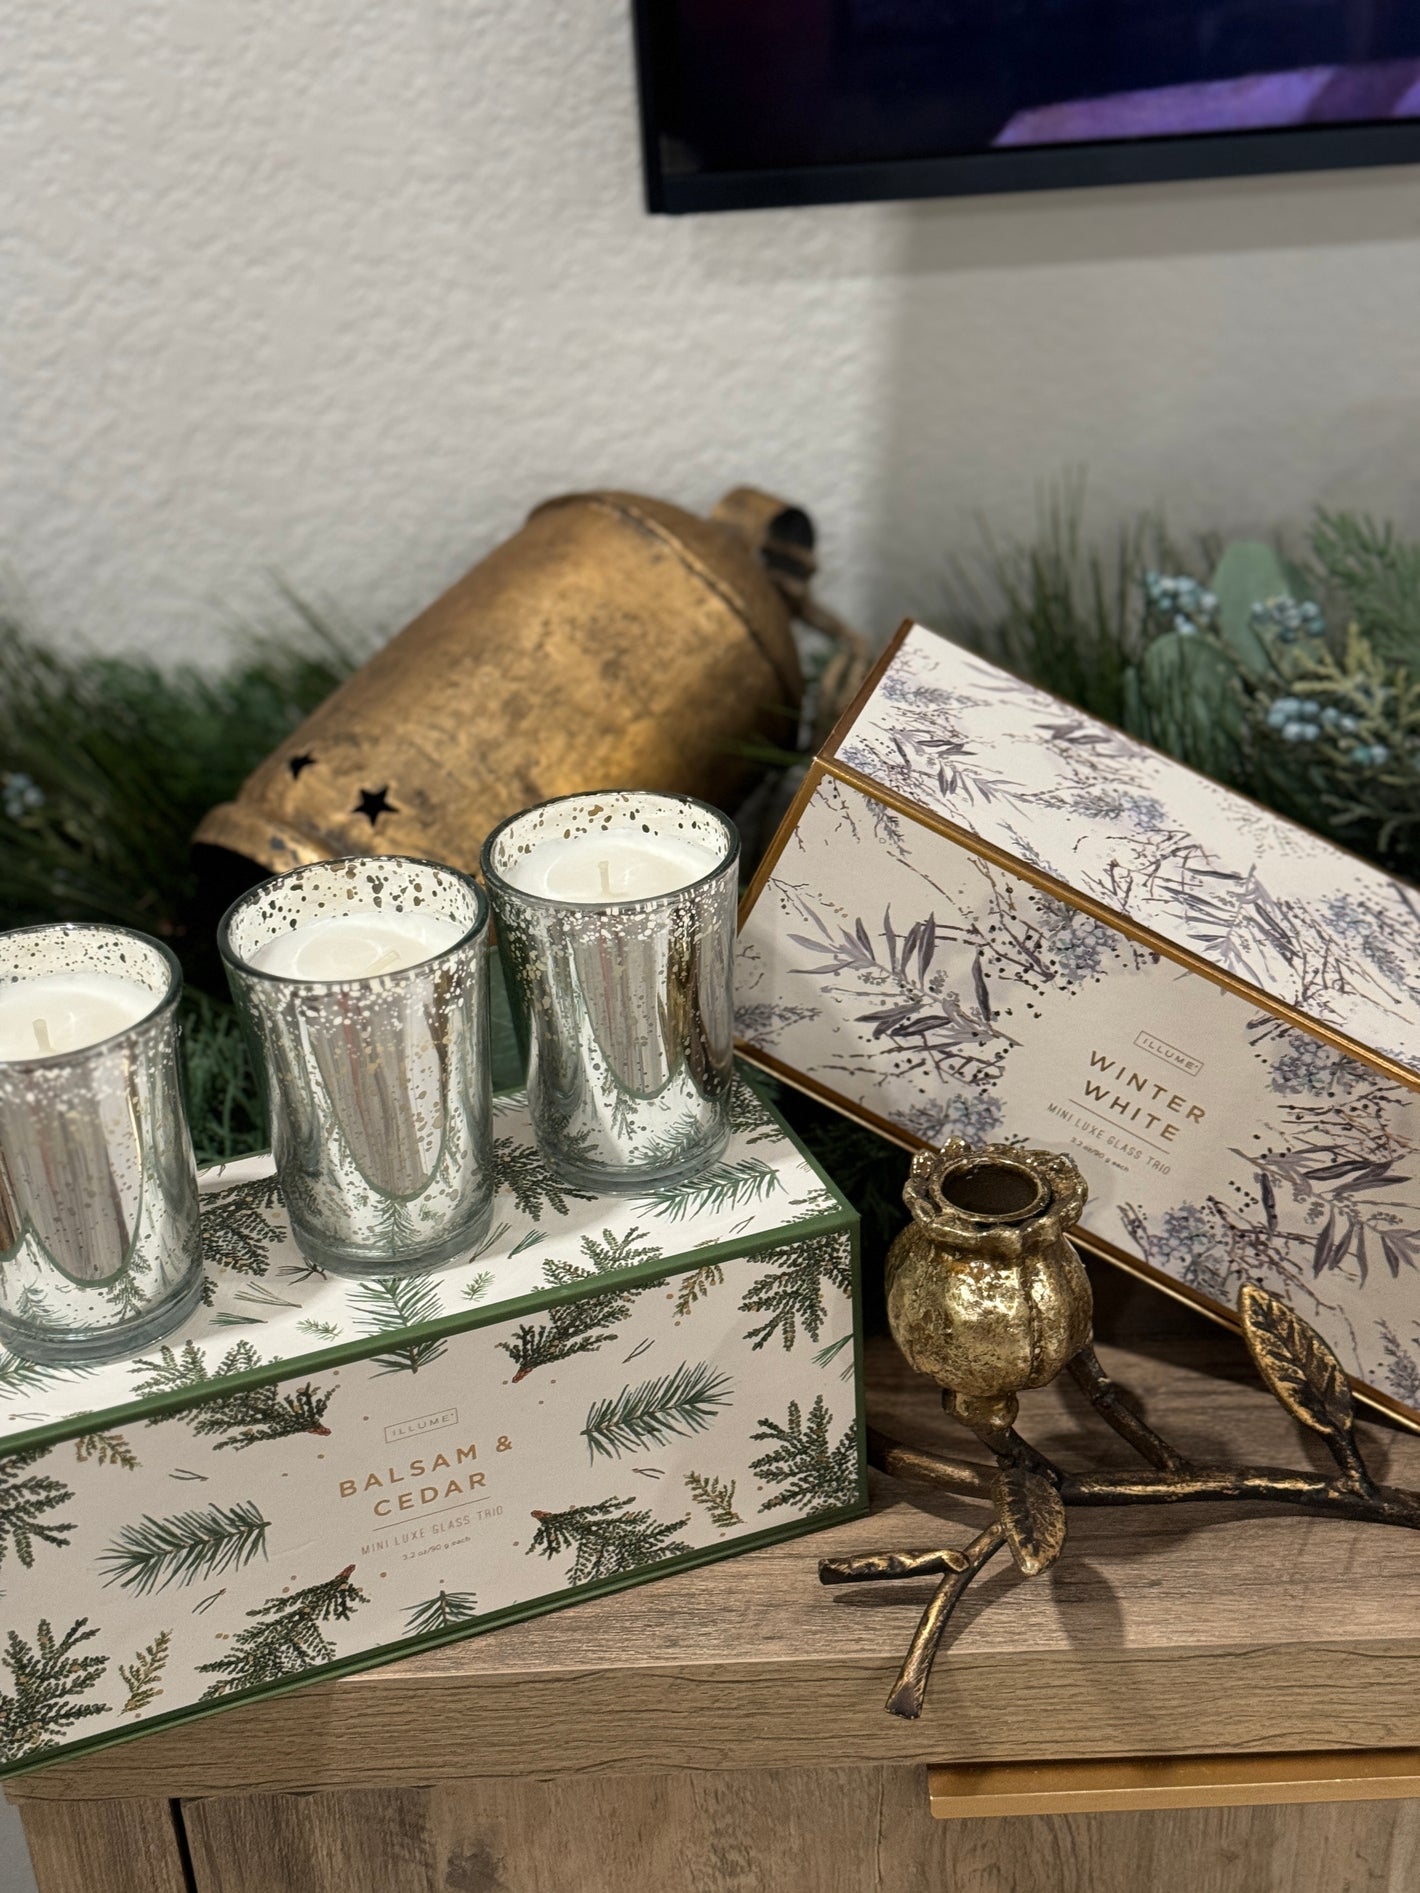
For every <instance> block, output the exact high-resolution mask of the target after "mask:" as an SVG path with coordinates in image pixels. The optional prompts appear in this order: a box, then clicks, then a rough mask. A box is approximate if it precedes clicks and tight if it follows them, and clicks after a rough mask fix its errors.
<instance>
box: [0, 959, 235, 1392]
mask: <svg viewBox="0 0 1420 1893" xmlns="http://www.w3.org/2000/svg"><path fill="white" fill-rule="evenodd" d="M181 990H182V974H181V972H180V971H179V969H178V964H177V961H176V960H175V959H174V958H173V956H172V954H171V953H170V952H169V951H168V949H167V948H166V947H165V946H162V945H161V944H160V943H159V942H158V941H157V940H150V939H149V938H148V937H147V935H146V934H141V933H133V932H131V931H130V930H129V929H128V928H126V927H106V926H97V925H90V924H75V925H62V926H52V927H21V928H19V929H18V930H17V931H16V932H14V933H6V934H0V1340H3V1341H4V1342H5V1343H6V1345H7V1346H8V1347H10V1348H12V1349H13V1350H14V1352H15V1353H17V1354H22V1355H24V1356H25V1357H26V1358H28V1359H30V1360H35V1361H43V1362H47V1363H61V1364H68V1365H82V1364H85V1363H88V1362H93V1361H103V1360H111V1359H114V1358H115V1357H116V1356H118V1355H122V1354H127V1353H134V1352H138V1351H140V1350H141V1349H142V1348H144V1347H146V1346H148V1345H149V1344H150V1343H151V1342H153V1341H154V1340H156V1339H158V1338H159V1337H160V1336H162V1335H164V1334H167V1333H168V1332H169V1331H170V1330H171V1329H173V1328H175V1327H176V1326H177V1325H178V1324H179V1323H180V1322H181V1321H183V1320H184V1319H185V1318H186V1316H187V1315H188V1314H190V1313H191V1311H192V1310H193V1308H195V1307H196V1305H197V1301H198V1298H199V1295H200V1293H201V1289H202V1270H201V1243H200V1238H199V1230H198V1216H197V1173H196V1170H195V1168H194V1165H193V1157H192V1145H191V1142H190V1140H189V1137H188V1130H187V1119H186V1116H185V1115H184V1112H183V1105H182V1093H181V1090H180V1087H179V1083H178V1070H177V1004H178V997H179V994H180V993H181Z"/></svg>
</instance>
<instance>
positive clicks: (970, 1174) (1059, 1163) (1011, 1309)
mask: <svg viewBox="0 0 1420 1893" xmlns="http://www.w3.org/2000/svg"><path fill="white" fill-rule="evenodd" d="M902 1194H903V1200H904V1202H905V1203H906V1204H907V1207H908V1208H909V1209H910V1210H911V1212H912V1221H911V1222H910V1223H909V1224H908V1226H907V1228H906V1229H904V1230H903V1232H902V1234H901V1235H900V1236H899V1237H898V1238H897V1240H896V1242H894V1244H893V1245H892V1248H891V1250H890V1251H889V1254H888V1259H887V1300H888V1320H889V1321H890V1323H891V1324H892V1332H893V1338H894V1340H896V1342H897V1344H898V1346H899V1347H900V1348H901V1349H902V1351H903V1353H904V1354H905V1355H906V1356H907V1359H908V1360H909V1361H910V1362H911V1364H912V1365H913V1366H914V1367H915V1368H916V1369H917V1371H918V1372H919V1373H921V1374H930V1375H931V1376H932V1378H933V1379H934V1380H935V1381H937V1382H938V1383H939V1384H940V1385H941V1386H943V1387H949V1388H950V1389H951V1390H952V1393H953V1394H954V1396H955V1397H956V1399H957V1401H958V1403H960V1402H962V1401H963V1400H969V1401H973V1402H976V1403H985V1402H990V1401H995V1400H1001V1401H1005V1400H1006V1399H1008V1398H1010V1397H1011V1396H1014V1395H1015V1394H1017V1393H1019V1392H1021V1390H1022V1389H1023V1388H1026V1387H1043V1386H1045V1384H1046V1383H1047V1382H1048V1381H1051V1380H1054V1378H1055V1376H1056V1375H1057V1374H1058V1373H1059V1372H1060V1370H1061V1368H1062V1367H1064V1365H1065V1363H1066V1362H1067V1361H1068V1360H1070V1358H1071V1357H1072V1356H1073V1355H1075V1354H1078V1353H1079V1351H1080V1349H1081V1348H1082V1347H1084V1346H1085V1344H1086V1343H1087V1342H1088V1340H1089V1338H1090V1318H1091V1315H1092V1313H1093V1302H1092V1300H1091V1296H1090V1279H1089V1277H1088V1276H1087V1275H1086V1274H1085V1271H1084V1267H1083V1265H1082V1263H1081V1261H1080V1258H1079V1256H1078V1255H1077V1254H1076V1253H1075V1250H1074V1247H1073V1245H1072V1244H1071V1242H1070V1241H1069V1239H1068V1237H1067V1236H1066V1235H1065V1231H1066V1229H1068V1228H1069V1227H1070V1226H1071V1225H1072V1224H1073V1223H1075V1222H1077V1221H1078V1220H1079V1215H1080V1211H1081V1210H1082V1209H1083V1208H1084V1206H1085V1194H1086V1192H1085V1185H1084V1181H1083V1179H1082V1178H1081V1176H1080V1173H1079V1171H1078V1170H1077V1169H1076V1168H1075V1166H1074V1164H1073V1163H1071V1161H1070V1159H1069V1158H1068V1157H1059V1156H1055V1155H1054V1154H1053V1153H1052V1152H1050V1151H1048V1150H1021V1149H1018V1148H1017V1147H1016V1146H1015V1145H1013V1144H986V1145H983V1146H980V1147H978V1148H973V1147H972V1146H970V1145H968V1144H964V1143H962V1142H961V1141H960V1140H959V1139H956V1138H954V1139H953V1140H952V1141H951V1142H950V1143H948V1144H945V1145H943V1147H942V1148H941V1149H940V1150H920V1151H918V1153H917V1155H916V1156H915V1157H914V1158H913V1160H912V1173H911V1175H910V1177H909V1178H908V1181H907V1184H906V1186H905V1188H904V1189H903V1192H902ZM1014 1411H1015V1406H1014V1400H1011V1413H1012V1417H1014ZM1009 1423H1010V1422H1009V1421H1007V1424H1009Z"/></svg>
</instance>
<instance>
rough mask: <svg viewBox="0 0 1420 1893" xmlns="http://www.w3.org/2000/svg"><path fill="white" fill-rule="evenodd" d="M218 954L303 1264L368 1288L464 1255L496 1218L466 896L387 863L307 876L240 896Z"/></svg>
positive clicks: (480, 952) (413, 869)
mask: <svg viewBox="0 0 1420 1893" xmlns="http://www.w3.org/2000/svg"><path fill="white" fill-rule="evenodd" d="M217 944H218V946H219V948H220V949H221V953H222V958H223V960H224V961H225V962H226V966H227V977H228V979H229V980H230V982H231V986H232V992H233V994H234V995H235V997H236V1000H237V1004H238V1006H239V1007H240V1008H241V1011H242V1013H243V1016H244V1018H245V1020H246V1022H247V1024H248V1026H249V1028H250V1030H251V1032H252V1035H253V1037H254V1039H255V1041H256V1045H257V1048H258V1052H259V1055H260V1059H261V1063H262V1067H263V1069H264V1072H265V1079H266V1093H267V1103H268V1108H269V1111H270V1116H271V1143H272V1151H273V1153H274V1155H275V1158H276V1170H277V1175H278V1177H279V1178H280V1182H281V1189H282V1193H283V1195H284V1197H285V1199H286V1206H287V1209H288V1211H289V1212H290V1217H291V1228H292V1232H293V1234H294V1235H295V1238H296V1240H297V1242H298V1243H299V1244H300V1246H301V1249H302V1251H303V1253H304V1254H306V1255H307V1256H309V1257H310V1259H311V1260H312V1261H313V1262H315V1263H317V1264H318V1265H319V1266H320V1267H322V1268H329V1269H333V1270H335V1271H336V1272H338V1273H341V1274H346V1275H373V1274H385V1273H391V1272H396V1271H400V1270H405V1269H409V1268H415V1267H420V1266H427V1265H431V1264H433V1263H437V1262H446V1261H449V1260H451V1259H452V1258H454V1257H455V1256H458V1255H460V1254H462V1253H463V1252H464V1251H465V1250H467V1249H469V1248H472V1247H473V1246H474V1245H475V1244H476V1243H477V1242H478V1241H479V1240H480V1238H481V1237H482V1236H483V1235H484V1233H485V1232H486V1230H487V1228H488V1222H489V1216H490V1213H491V1209H492V1201H493V1180H492V1169H491V1161H492V1141H491V1140H492V1085H491V1067H490V1062H489V1038H488V904H487V902H486V901H485V899H484V897H483V894H482V891H481V890H480V889H479V887H478V886H477V884H476V883H475V882H473V881H472V880H470V879H469V878H468V876H467V875H464V874H460V873H458V872H456V870H454V869H453V868H444V867H438V866H436V865H434V864H433V863H431V862H427V861H413V860H408V859H406V858H404V857H402V856H398V855H380V856H366V857H360V858H357V859H353V860H341V861H319V862H315V863H313V864H312V865H310V866H308V867H303V868H295V869H293V870H292V872H291V873H289V874H283V875H279V876H278V877H277V878H276V879H275V880H272V881H267V882H264V883H263V884H262V885H261V886H260V887H257V888H254V889H253V890H252V891H251V892H250V893H249V894H245V895H243V896H242V898H241V899H240V900H238V901H237V902H235V903H234V905H233V906H232V907H231V908H229V909H228V911H227V914H226V916H225V917H224V919H223V921H222V924H221V926H220V928H219V929H218V936H217Z"/></svg>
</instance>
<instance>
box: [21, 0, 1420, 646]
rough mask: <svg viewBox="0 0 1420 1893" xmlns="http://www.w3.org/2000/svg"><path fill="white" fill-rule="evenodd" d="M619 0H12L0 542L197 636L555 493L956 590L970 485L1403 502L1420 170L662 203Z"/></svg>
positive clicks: (138, 638) (421, 580) (430, 561)
mask: <svg viewBox="0 0 1420 1893" xmlns="http://www.w3.org/2000/svg"><path fill="white" fill-rule="evenodd" d="M625 11H626V8H625V4H624V0H355V3H354V4H351V0H301V3H300V4H299V5H294V6H293V5H290V4H288V3H286V0H244V4H243V5H241V6H234V5H232V4H230V3H229V0H122V4H118V5H115V4H114V3H113V0H49V3H48V4H45V5H36V4H33V3H32V0H0V41H3V42H4V43H5V44H6V47H7V50H6V53H5V55H4V69H5V84H6V87H7V97H6V102H5V107H4V112H3V116H0V176H3V177H4V179H5V185H4V192H3V204H4V209H3V212H0V216H3V220H4V235H5V239H6V241H5V247H4V250H3V265H2V266H0V267H3V272H4V274H3V284H0V310H3V316H0V322H3V331H0V332H3V336H4V340H3V344H0V376H2V377H3V400H0V479H3V504H2V505H0V558H3V560H4V561H5V563H6V564H7V565H8V566H9V568H10V569H11V572H12V575H13V576H14V577H15V578H16V579H18V581H19V584H20V586H21V587H22V588H23V590H24V592H25V593H26V594H27V595H28V596H29V598H30V599H31V600H32V601H33V604H34V605H35V607H36V608H37V609H38V611H39V612H40V613H41V614H42V616H43V617H44V618H45V620H47V621H48V622H49V623H50V624H51V625H53V626H54V627H55V628H56V629H57V630H59V631H61V632H62V633H65V634H68V633H69V632H71V631H77V632H82V633H84V634H86V635H88V636H90V637H93V638H98V639H112V640H121V641H124V642H129V643H145V644H148V645H150V646H153V647H159V646H161V647H162V648H165V649H175V648H180V649H184V650H187V651H191V652H197V651H200V650H201V649H202V648H204V647H210V646H211V645H212V643H213V641H214V640H216V639H218V638H220V637H221V636H222V635H224V632H225V630H226V628H227V627H229V626H230V625H231V624H233V623H234V622H238V621H241V620H243V619H248V620H250V619H253V618H259V617H261V616H262V614H263V613H264V612H265V613H266V614H267V615H269V613H270V609H271V600H272V589H271V583H270V575H271V574H277V575H279V576H280V577H281V578H282V579H284V580H285V581H287V582H288V583H289V584H290V585H291V586H293V587H294V588H295V589H296V590H298V591H299V592H301V593H303V594H305V595H306V596H308V597H310V598H312V599H313V600H315V601H317V602H318V603H320V604H322V605H324V606H326V607H330V608H334V609H336V610H337V611H338V612H339V613H341V614H342V615H343V616H344V617H345V618H346V619H348V620H352V621H354V622H355V623H377V622H378V623H386V624H394V623H397V622H399V621H400V620H401V619H402V618H403V617H405V616H406V615H408V614H410V613H412V612H413V611H414V610H415V609H416V608H417V607H418V606H420V605H421V604H422V603H424V602H425V601H426V600H427V599H428V598H429V597H431V596H432V595H433V594H434V593H435V592H437V591H438V590H439V589H441V588H442V586H443V585H444V584H445V583H446V582H448V581H449V580H450V579H452V578H453V577H454V576H455V575H456V574H457V573H458V572H459V571H460V570H462V569H463V568H464V567H465V566H466V565H467V564H468V563H469V562H471V560H472V559H473V558H474V557H475V556H476V555H477V554H478V553H479V552H480V551H481V550H482V549H483V548H484V547H486V546H487V545H488V544H490V543H491V542H492V541H493V540H494V539H495V538H497V537H499V536H501V535H502V534H503V533H505V532H506V531H508V530H509V529H510V528H511V527H512V526H513V525H514V524H515V523H516V521H517V520H518V519H519V517H520V516H521V514H522V513H523V512H524V511H525V510H526V508H527V507H528V506H529V505H530V504H531V503H532V502H533V501H535V500H536V499H537V498H539V497H540V496H542V495H544V494H546V493H549V492H552V491H556V490H559V489H564V488H567V487H572V486H579V485H585V484H591V483H611V482H614V483H619V484H625V485H628V486H633V487H641V488H643V489H645V490H648V491H651V492H658V493H663V494H665V495H667V496H669V497H675V498H680V499H682V500H684V501H686V502H689V503H691V504H696V505H705V504H708V503H709V502H710V501H711V500H712V499H713V498H714V497H715V495H716V493H717V492H718V491H719V490H720V489H721V488H722V487H723V486H725V485H727V484H730V483H733V482H735V481H738V480H741V479H745V478H750V479H754V480H757V481H758V482H760V483H761V484H765V485H769V486H772V487H775V488H777V489H778V490H781V491H783V492H784V493H785V494H786V495H789V496H791V497H794V498H797V499H800V500H802V501H803V502H804V503H806V504H807V505H809V506H810V507H811V508H812V509H813V510H814V512H815V513H816V514H817V515H818V517H819V520H820V523H821V527H822V530H823V536H824V541H825V549H826V552H827V557H828V564H829V577H830V580H831V582H832V586H833V589H834V592H835V595H836V596H837V597H838V598H839V599H840V600H841V601H842V602H844V603H845V604H846V605H847V606H848V607H849V608H850V609H851V610H852V611H854V612H855V613H856V614H858V615H859V616H860V617H861V618H862V619H863V620H864V621H865V623H866V624H869V625H870V626H871V628H873V629H874V630H876V631H880V632H881V631H885V630H886V629H888V628H889V627H890V626H891V624H892V623H893V622H895V620H896V619H897V617H898V616H899V615H901V613H902V612H903V611H904V610H906V609H907V608H909V607H912V606H916V607H918V608H921V609H925V610H930V608H931V605H932V601H933V597H934V595H935V591H936V582H935V574H936V573H937V572H938V571H939V570H940V568H941V565H942V562H943V559H944V556H945V551H946V549H947V548H948V547H949V546H951V545H952V544H958V545H959V544H961V543H962V542H963V541H964V540H965V539H966V538H967V537H968V535H969V533H970V531H971V522H972V520H973V517H974V515H975V514H976V512H977V511H978V510H979V509H985V510H987V511H988V512H990V513H991V514H992V515H993V517H994V519H995V520H996V522H997V523H998V524H1004V525H1005V526H1006V527H1008V528H1009V527H1010V526H1012V525H1015V524H1020V523H1024V522H1025V521H1027V520H1028V519H1029V517H1030V513H1031V509H1032V505H1033V500H1034V494H1035V490H1036V487H1037V486H1038V484H1039V483H1040V482H1041V481H1042V480H1043V479H1044V478H1046V477H1048V476H1049V475H1051V474H1053V473H1055V472H1057V471H1058V470H1059V469H1061V468H1062V467H1064V466H1066V465H1069V464H1076V463H1087V464H1088V466H1089V467H1090V469H1091V472H1092V478H1093V483H1094V489H1095V494H1096V498H1097V500H1098V502H1099V506H1100V511H1101V513H1107V512H1108V511H1109V510H1110V509H1111V508H1113V507H1115V506H1116V505H1120V504H1129V503H1133V502H1135V501H1144V500H1152V499H1160V500H1163V501H1165V502H1167V504H1168V505H1169V507H1170V510H1171V512H1172V513H1173V514H1174V515H1175V516H1176V518H1177V519H1178V521H1179V522H1180V523H1181V524H1190V523H1193V522H1195V521H1198V520H1202V519H1205V518H1207V519H1212V520H1218V521H1221V520H1224V519H1227V520H1229V521H1236V522H1237V523H1239V524H1248V525H1257V524H1264V523H1267V522H1269V521H1272V520H1274V519H1279V518H1283V517H1286V516H1288V515H1292V514H1295V513H1296V512H1298V511H1299V510H1300V509H1302V508H1304V507H1305V506H1306V504H1307V503H1308V501H1309V500H1310V499H1312V498H1313V497H1314V496H1324V497H1328V498H1331V499H1348V500H1353V501H1354V500H1359V501H1362V502H1364V503H1368V504H1372V505H1376V506H1382V507H1385V508H1387V509H1389V510H1391V511H1394V512H1395V513H1397V514H1398V515H1399V516H1401V517H1404V518H1409V519H1411V520H1417V519H1420V504H1418V503H1417V502H1420V494H1417V492H1416V481H1417V470H1416V461H1415V455H1414V453H1413V450H1412V442H1413V440H1414V439H1415V434H1416V425H1415V424H1416V419H1417V414H1416V410H1417V404H1420V372H1417V371H1418V370H1420V322H1418V321H1417V319H1416V310H1417V309H1418V308H1420V246H1417V243H1416V240H1415V239H1416V225H1417V215H1420V196H1418V195H1417V185H1416V182H1415V177H1414V175H1413V174H1410V173H1406V172H1389V173H1375V172H1372V173H1352V174H1349V175H1346V176H1342V177H1333V178H1325V179H1315V178H1301V179H1296V178H1293V179H1280V180H1267V181H1264V182H1260V183H1251V184H1236V183H1226V184H1207V185H1197V186H1175V187H1170V188H1168V189H1147V190H1144V189H1140V190H1134V191H1124V192H1101V193H1082V194H1078V195H1073V194H1072V195H1070V196H1055V197H1051V196H1042V197H1036V198H1017V199H994V200H992V199H976V200H966V201H958V202H956V203H948V204H939V205H930V206H912V207H905V206H852V207H847V208H842V209H837V208H834V209H825V210H815V211H804V212H771V213H746V214H742V215H734V216H728V217H717V218H702V219H695V220H687V221H679V222H673V221H669V220H662V219H655V220H653V219H648V218H646V217H645V216H644V215H643V213H642V210H641V207H640V194H639V178H638V172H637V156H636V151H637V147H636V135H635V131H634V125H633V104H632V88H631V67H630V52H629V46H628V35H627V26H626V20H625V18H624V14H625Z"/></svg>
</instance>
